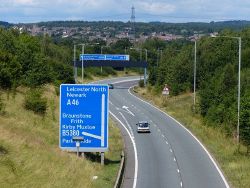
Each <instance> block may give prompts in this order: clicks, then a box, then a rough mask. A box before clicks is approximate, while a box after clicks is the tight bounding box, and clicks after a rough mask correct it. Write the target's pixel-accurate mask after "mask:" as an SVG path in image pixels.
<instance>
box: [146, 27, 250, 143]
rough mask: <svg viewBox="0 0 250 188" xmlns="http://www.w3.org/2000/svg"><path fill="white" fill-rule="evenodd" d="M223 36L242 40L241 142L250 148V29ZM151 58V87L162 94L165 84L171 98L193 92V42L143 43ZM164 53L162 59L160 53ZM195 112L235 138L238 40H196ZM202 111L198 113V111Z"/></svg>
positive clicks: (206, 38)
mask: <svg viewBox="0 0 250 188" xmlns="http://www.w3.org/2000/svg"><path fill="white" fill-rule="evenodd" d="M220 35H221V36H229V37H230V36H233V37H235V36H240V37H242V67H241V73H242V74H241V101H240V102H241V112H240V140H241V141H242V142H244V143H245V144H247V145H249V140H250V137H249V134H250V125H249V117H250V110H249V105H250V100H249V96H250V61H249V59H250V38H249V36H250V29H246V30H243V31H242V32H232V31H230V30H225V31H223V32H222V33H220ZM142 47H143V48H147V49H148V50H149V51H150V52H149V53H148V59H149V72H150V73H149V84H150V85H152V86H153V87H154V90H155V91H156V93H160V92H161V91H162V89H163V87H164V85H165V84H167V85H168V86H169V87H170V94H171V95H179V94H181V93H185V92H189V91H193V74H194V71H193V70H194V68H193V67H194V42H188V41H175V42H170V43H164V42H162V41H159V40H156V39H155V40H148V41H146V43H144V44H143V46H142ZM161 50H162V58H160V56H161V55H160V51H161ZM196 80H197V81H196V89H197V90H198V94H199V99H200V100H198V103H197V104H196V112H197V113H200V114H201V115H202V116H203V117H204V120H205V121H206V125H209V126H219V127H222V128H223V130H224V131H225V134H228V135H230V136H233V137H236V126H237V95H238V93H237V92H238V40H237V39H236V38H233V39H232V38H211V37H204V38H202V39H201V40H198V41H197V76H196ZM197 109H199V111H197Z"/></svg>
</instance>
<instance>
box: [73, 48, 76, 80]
mask: <svg viewBox="0 0 250 188" xmlns="http://www.w3.org/2000/svg"><path fill="white" fill-rule="evenodd" d="M76 71H77V70H76V44H74V68H73V73H74V79H75V83H76V81H77V80H76V79H77V72H76Z"/></svg>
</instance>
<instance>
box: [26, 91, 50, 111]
mask: <svg viewBox="0 0 250 188" xmlns="http://www.w3.org/2000/svg"><path fill="white" fill-rule="evenodd" d="M24 107H25V109H27V110H32V111H34V112H35V113H37V114H40V115H44V114H45V113H46V110H47V100H46V99H45V98H43V97H42V92H41V90H40V89H30V90H29V91H28V92H27V94H26V96H25V101H24Z"/></svg>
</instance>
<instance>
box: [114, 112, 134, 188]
mask: <svg viewBox="0 0 250 188" xmlns="http://www.w3.org/2000/svg"><path fill="white" fill-rule="evenodd" d="M109 113H110V114H111V115H112V116H113V117H114V118H115V119H116V120H117V121H118V122H119V123H120V124H121V125H122V126H123V127H124V129H125V130H126V131H127V133H128V135H129V137H130V140H131V141H132V144H133V148H134V154H135V172H134V182H133V188H136V184H137V174H138V158H137V149H136V144H135V140H134V139H133V138H132V136H131V134H130V132H129V130H128V129H127V127H126V126H125V125H124V124H123V123H122V122H121V120H120V119H119V118H118V117H117V116H116V115H115V114H114V113H112V112H111V111H109Z"/></svg>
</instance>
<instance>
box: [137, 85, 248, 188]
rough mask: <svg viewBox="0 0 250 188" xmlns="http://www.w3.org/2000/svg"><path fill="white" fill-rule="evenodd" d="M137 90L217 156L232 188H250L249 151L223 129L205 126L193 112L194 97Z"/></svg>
mask: <svg viewBox="0 0 250 188" xmlns="http://www.w3.org/2000/svg"><path fill="white" fill-rule="evenodd" d="M135 91H136V93H137V94H139V95H140V96H141V97H143V98H145V99H146V100H148V101H150V102H151V103H152V104H154V105H156V106H158V107H159V108H160V109H162V110H164V111H165V112H167V113H168V114H169V115H171V116H173V117H175V118H176V119H177V120H178V121H180V122H181V123H182V124H183V125H185V126H186V127H187V128H188V129H189V130H191V132H192V133H193V134H194V135H196V136H197V137H198V139H199V140H200V141H202V143H203V144H204V145H205V146H206V148H207V149H208V150H209V151H210V153H211V154H212V155H213V156H214V158H215V159H216V161H217V163H218V164H219V166H220V167H221V169H222V171H223V172H224V174H225V176H226V179H227V180H228V182H229V183H230V185H231V187H235V188H249V187H250V178H249V177H250V156H249V155H248V154H247V153H246V148H245V147H244V146H243V145H240V149H239V147H238V146H237V144H236V141H235V140H234V139H233V138H232V137H230V136H226V134H225V132H223V130H221V129H220V128H219V127H216V126H205V125H204V121H203V119H202V117H201V116H199V115H197V114H194V113H193V112H192V103H193V98H192V94H190V93H187V94H183V95H180V96H177V97H166V96H161V95H159V94H158V95H157V94H156V93H155V92H154V91H153V90H152V89H151V90H150V89H149V90H147V89H145V88H136V89H135Z"/></svg>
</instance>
